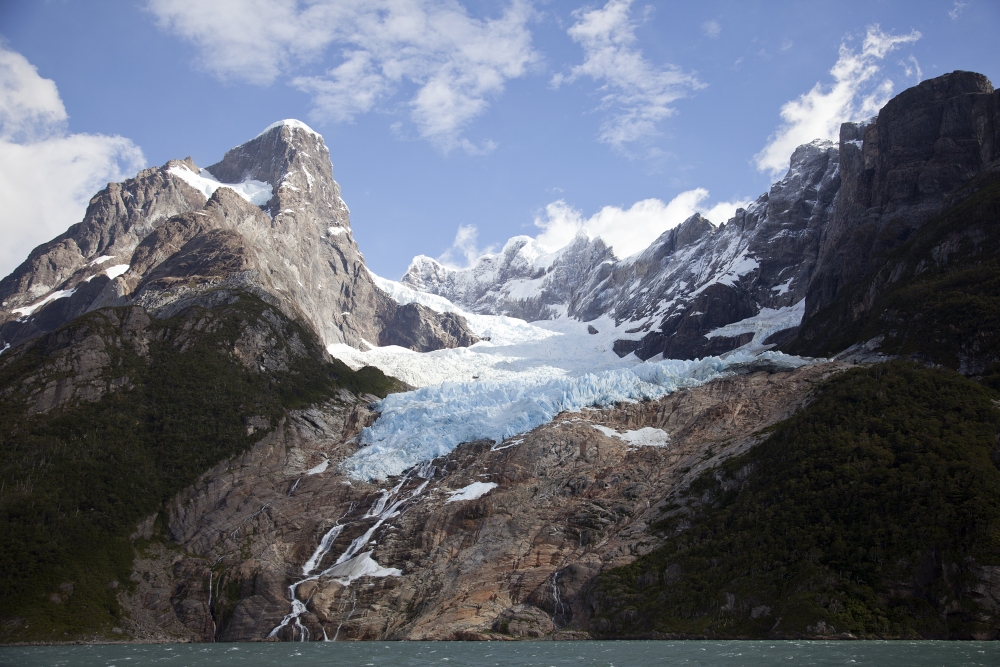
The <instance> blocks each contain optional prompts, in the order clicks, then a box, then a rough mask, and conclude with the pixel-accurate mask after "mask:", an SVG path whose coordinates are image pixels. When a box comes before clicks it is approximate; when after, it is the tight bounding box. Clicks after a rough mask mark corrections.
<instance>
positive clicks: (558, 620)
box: [122, 365, 840, 641]
mask: <svg viewBox="0 0 1000 667" xmlns="http://www.w3.org/2000/svg"><path fill="white" fill-rule="evenodd" d="M839 368H840V367H839V366H836V365H828V366H825V367H824V366H811V367H808V368H803V369H799V370H796V371H791V372H784V373H769V372H762V371H757V372H748V373H746V374H742V375H735V376H732V377H729V378H725V379H723V380H721V381H719V382H717V383H712V384H708V385H704V386H702V387H698V388H695V389H692V390H689V391H680V392H677V393H675V394H673V395H671V396H668V397H666V398H664V399H662V400H659V401H649V402H644V403H636V404H622V405H621V406H618V407H616V408H610V409H607V410H590V411H585V412H583V413H579V412H578V413H569V414H565V415H562V416H560V417H559V418H557V419H556V420H555V421H553V422H552V423H549V424H546V425H544V426H541V427H539V428H537V429H534V430H532V431H531V432H530V433H527V434H525V435H524V436H523V437H519V438H515V439H512V440H510V441H508V442H505V443H503V444H502V445H492V443H490V442H484V441H479V442H474V443H468V444H465V445H462V446H461V447H459V448H457V449H456V450H454V451H453V452H451V453H449V454H448V455H446V456H442V457H439V458H436V459H434V460H433V461H428V462H427V463H426V464H424V465H420V466H417V467H415V468H413V469H412V470H409V471H408V472H407V473H406V474H404V475H401V476H399V477H396V478H393V479H390V480H387V481H385V482H384V483H375V482H369V481H365V480H362V479H358V478H356V477H348V476H347V474H346V471H345V469H344V468H343V466H342V465H340V464H341V463H342V462H343V461H345V460H347V459H349V458H350V457H352V456H353V455H354V454H355V453H356V452H357V451H358V446H357V444H356V441H355V436H356V435H357V434H358V431H359V430H360V428H361V427H362V426H364V425H365V424H366V423H370V421H369V420H371V419H373V418H374V417H375V415H373V414H371V413H370V412H367V411H366V410H365V409H364V408H359V409H357V410H356V411H355V412H354V413H349V411H341V410H338V409H335V408H334V407H331V406H326V405H324V406H318V407H317V408H315V409H311V410H307V411H303V412H301V413H295V414H291V415H290V416H289V418H288V420H287V421H286V422H285V423H284V425H283V426H282V427H281V428H279V429H277V430H275V431H274V432H273V433H271V434H269V435H268V436H267V437H266V438H264V439H263V440H262V441H260V442H259V443H258V444H257V445H256V446H255V447H254V448H253V449H252V450H250V451H248V452H247V453H246V454H245V455H244V456H242V457H240V458H236V459H233V460H231V461H227V462H225V463H223V464H221V465H219V466H217V467H216V468H214V469H212V470H210V471H209V472H207V473H206V474H205V475H203V476H202V477H201V478H200V479H199V480H198V481H197V482H196V483H195V484H193V485H192V486H191V487H189V488H188V489H186V490H185V491H184V492H183V493H181V494H179V495H178V496H177V497H176V498H175V499H174V500H173V501H172V503H171V504H170V506H169V512H168V514H167V516H166V517H165V522H164V523H165V525H164V524H159V525H160V527H159V528H158V529H157V530H158V531H159V534H158V535H155V533H156V532H157V530H154V531H153V533H154V537H153V540H152V542H150V543H148V544H147V546H146V548H145V551H144V552H143V553H144V554H145V555H144V557H143V558H142V559H141V560H138V561H137V562H136V567H137V569H136V572H135V574H133V575H132V580H133V581H135V582H136V584H135V588H134V589H133V590H132V591H130V592H128V593H123V596H122V597H123V605H124V606H125V607H126V608H128V609H129V610H130V611H131V617H132V619H133V620H134V621H135V622H136V623H135V625H130V626H128V630H129V632H130V633H134V635H135V636H157V635H159V636H163V635H164V634H165V633H170V632H173V633H177V634H180V635H182V636H184V635H185V633H188V634H187V636H192V637H196V638H199V639H201V640H203V641H207V640H209V639H211V638H212V637H213V632H214V637H215V638H216V639H219V640H228V641H233V640H248V639H263V638H266V637H268V636H269V635H272V636H273V637H274V638H276V639H284V640H293V639H294V640H302V639H311V640H319V639H322V638H323V637H324V636H325V637H328V638H330V639H333V638H335V637H336V638H337V639H338V640H344V639H463V638H464V639H476V638H479V639H484V638H495V639H502V638H504V637H508V638H509V637H512V636H513V637H515V638H517V637H531V636H536V637H537V636H544V635H549V634H551V633H552V632H553V631H554V630H559V629H561V628H563V627H564V626H566V625H568V624H569V623H571V622H574V619H576V618H578V617H579V615H580V614H582V613H584V609H583V608H582V607H580V606H579V603H580V602H582V599H581V598H579V593H580V592H581V591H582V587H583V585H584V584H586V583H587V582H588V581H589V580H590V579H591V578H592V577H593V576H594V575H596V574H597V573H599V572H600V571H602V570H603V569H606V568H607V567H612V566H614V565H621V564H626V563H628V562H630V561H631V560H633V559H634V558H635V557H636V555H637V554H641V553H645V552H647V551H648V550H650V549H652V548H654V547H655V546H656V541H655V539H656V538H655V537H653V541H652V542H651V541H650V538H651V536H650V535H649V534H647V527H648V525H649V523H650V522H651V521H652V520H653V519H654V518H655V517H656V516H657V515H658V513H659V512H660V511H661V509H662V507H663V506H666V505H667V504H669V501H666V500H663V499H664V497H665V496H667V495H669V494H671V493H672V492H673V491H674V489H675V488H676V487H677V486H678V485H680V486H683V485H685V484H686V483H687V482H689V481H690V480H691V479H693V478H694V477H696V476H697V475H698V474H699V472H701V471H703V470H706V469H708V468H710V467H711V466H712V465H715V464H716V463H718V462H719V461H722V460H725V459H726V458H727V457H728V456H730V455H732V454H734V453H738V452H741V451H744V450H745V449H746V447H748V446H749V445H750V444H751V443H752V442H754V441H755V440H756V438H757V436H756V435H754V434H755V432H757V431H758V430H759V429H761V428H764V427H767V426H769V425H771V424H773V423H775V422H776V421H778V420H780V419H781V418H783V417H785V416H787V415H788V414H790V413H791V412H793V411H794V409H795V407H796V406H797V405H798V404H799V401H801V399H803V398H804V397H805V396H806V395H807V393H808V391H809V388H810V387H811V386H812V382H813V381H815V380H817V379H818V378H821V377H824V376H825V375H826V374H827V373H829V372H831V371H834V370H837V369H839ZM747 370H748V371H752V369H747ZM637 433H638V434H640V436H642V437H640V438H638V439H636V438H635V436H636V434H637ZM654 436H655V437H654ZM628 438H632V440H631V441H630V440H629V439H628ZM643 438H645V439H644V440H643ZM643 444H645V445H652V446H640V445H643ZM210 587H214V588H212V589H211V591H210ZM516 619H520V621H517V620H516ZM511 621H514V622H511ZM213 628H214V629H213ZM577 629H578V630H580V629H585V626H584V627H581V626H580V625H579V623H577ZM570 636H573V635H570ZM578 636H585V635H578Z"/></svg>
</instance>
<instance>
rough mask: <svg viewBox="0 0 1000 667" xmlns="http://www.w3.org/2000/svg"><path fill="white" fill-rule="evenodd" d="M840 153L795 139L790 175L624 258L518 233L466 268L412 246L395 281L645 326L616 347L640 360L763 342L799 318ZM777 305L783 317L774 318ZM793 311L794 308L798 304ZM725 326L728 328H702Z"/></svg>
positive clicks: (452, 295) (497, 309)
mask: <svg viewBox="0 0 1000 667" xmlns="http://www.w3.org/2000/svg"><path fill="white" fill-rule="evenodd" d="M838 155H839V150H838V147H837V146H836V145H835V144H833V143H831V142H823V141H817V142H813V143H811V144H806V145H804V146H800V147H799V148H798V149H797V150H796V151H795V153H794V154H793V155H792V158H791V166H790V168H789V170H788V173H787V174H786V175H785V177H784V178H783V179H782V180H781V181H779V182H777V183H775V184H774V185H773V186H772V187H771V190H770V192H768V193H766V194H764V195H761V196H760V197H759V198H758V199H757V200H756V201H755V202H753V203H752V204H751V205H750V206H749V207H747V209H745V210H744V209H739V210H737V212H736V216H735V217H734V218H732V219H731V220H729V221H727V222H724V223H722V224H719V225H716V224H714V223H712V222H711V221H709V220H706V219H705V218H704V217H702V216H701V215H698V214H695V215H693V216H692V217H691V218H689V219H688V220H686V221H684V223H682V224H681V225H680V226H678V227H676V228H674V229H671V230H668V231H666V232H664V233H663V234H662V235H661V236H660V237H659V238H657V239H656V240H655V241H654V242H653V243H652V244H650V246H649V247H648V248H646V249H645V250H644V251H642V252H640V253H638V254H637V255H635V256H633V257H629V258H625V259H619V258H617V257H615V256H614V254H613V253H612V252H611V250H610V249H609V248H608V247H607V246H606V245H605V244H604V242H603V241H602V240H601V239H600V238H595V239H590V238H588V237H587V236H586V234H583V233H581V234H580V235H578V236H577V237H576V238H575V239H574V240H573V241H572V242H571V243H570V244H569V245H567V246H566V247H565V248H562V249H560V250H558V251H556V252H546V251H545V250H544V249H543V248H540V247H539V245H538V244H537V243H536V242H535V241H534V240H533V239H531V238H529V237H526V236H519V237H515V238H513V239H511V240H510V241H508V242H507V244H506V245H505V246H504V248H503V250H502V251H501V252H500V253H498V254H494V255H486V256H484V257H482V258H480V259H479V260H478V261H477V262H476V263H475V265H474V266H472V267H470V268H468V269H453V268H449V267H446V266H443V265H442V264H440V263H439V262H437V261H435V260H433V259H431V258H429V257H425V256H420V257H417V258H415V259H414V260H413V263H412V264H411V266H410V268H409V270H408V271H407V272H406V275H404V276H403V279H402V282H403V284H405V285H408V286H410V287H413V288H414V289H418V290H422V291H426V292H429V293H432V294H438V295H441V296H444V297H446V298H448V299H449V300H451V301H453V302H454V303H456V304H459V305H461V306H462V307H463V308H467V309H469V310H471V311H473V312H476V313H489V314H497V315H500V314H502V315H509V316H513V317H520V318H523V319H527V320H529V321H530V320H541V319H551V318H556V317H561V316H568V317H571V318H575V319H578V320H581V321H584V322H590V321H594V320H596V319H597V318H600V317H610V318H612V319H613V320H614V322H615V325H616V326H621V325H623V324H625V325H627V326H626V327H625V331H627V332H629V333H633V334H634V333H642V334H644V335H643V336H642V337H641V340H636V339H635V338H637V337H633V339H629V338H622V339H621V340H620V341H619V344H618V346H617V347H616V350H617V351H618V352H619V353H620V354H623V355H624V354H628V353H630V352H632V351H635V352H636V354H637V355H638V356H639V357H640V358H642V359H648V358H650V357H652V356H654V355H656V354H661V353H662V354H663V355H664V357H665V358H675V359H686V358H695V357H702V356H706V355H709V354H719V353H723V352H728V351H730V350H733V349H735V348H737V347H740V346H742V345H745V344H747V343H749V342H750V341H751V340H753V339H754V338H755V337H756V339H757V340H756V343H757V344H758V345H760V344H762V343H763V342H764V339H766V338H767V337H768V336H769V335H771V334H774V333H776V332H778V331H781V330H783V329H788V328H794V327H795V326H797V325H798V321H797V320H795V319H794V318H793V317H791V315H790V314H791V313H792V312H793V308H795V307H796V306H798V304H800V302H801V301H802V299H803V297H804V296H805V293H806V288H807V286H808V283H809V279H810V276H811V275H812V270H813V267H814V266H815V263H816V259H817V255H818V252H819V245H820V237H821V235H822V232H823V229H824V228H825V227H826V226H827V224H828V223H829V220H830V216H831V210H832V205H833V201H834V198H835V197H836V194H837V191H838V188H839V187H840V178H839V171H838ZM773 311H782V312H783V313H788V314H789V316H786V317H784V318H775V317H773V316H770V317H769V316H768V313H769V312H773ZM794 312H795V313H798V317H799V318H801V314H802V310H801V308H798V309H797V310H794ZM762 313H763V318H762V319H753V318H756V317H757V316H758V315H761V314H762ZM740 321H746V325H745V326H744V328H743V330H742V331H740V332H738V333H737V332H736V328H735V327H733V326H732V325H734V324H735V323H737V322H740ZM765 321H766V322H767V324H766V325H761V323H762V322H765ZM727 325H730V328H729V329H728V330H727V332H726V333H725V334H724V335H722V332H719V333H718V334H717V335H712V336H711V337H707V336H708V335H709V334H712V332H714V331H717V330H719V329H720V328H721V327H725V326H727ZM748 335H749V337H748Z"/></svg>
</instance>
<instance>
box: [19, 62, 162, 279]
mask: <svg viewBox="0 0 1000 667" xmlns="http://www.w3.org/2000/svg"><path fill="white" fill-rule="evenodd" d="M0 91H2V92H0V201H3V204H4V205H3V208H2V209H0V237H2V238H3V243H2V244H0V276H6V275H7V274H8V273H10V272H11V271H12V270H13V269H14V268H16V267H17V265H18V264H20V263H21V262H22V261H23V260H24V259H25V257H27V255H28V253H29V252H30V251H31V250H32V249H33V248H34V247H35V246H37V245H38V244H40V243H44V242H45V241H48V240H49V239H51V238H52V237H54V236H56V235H58V234H61V233H62V232H64V231H66V228H67V227H69V226H70V225H71V224H73V223H75V222H79V221H80V220H81V219H82V218H83V214H84V212H85V211H86V208H87V203H88V202H89V201H90V198H91V197H92V196H93V194H94V192H95V191H96V190H98V189H100V188H102V187H104V185H105V184H107V182H108V181H116V180H121V179H122V178H124V177H126V176H131V175H133V174H135V172H137V171H138V170H139V169H141V168H142V167H143V165H144V164H145V161H146V160H145V158H144V157H143V154H142V151H141V150H140V149H139V147H138V146H136V145H135V144H133V143H132V142H131V141H129V140H128V139H126V138H124V137H119V136H110V137H109V136H105V135H102V134H70V133H69V132H68V131H67V128H66V125H67V120H68V116H67V114H66V108H65V107H64V106H63V103H62V99H60V97H59V91H58V89H57V88H56V84H55V83H54V82H53V81H51V80H50V79H44V78H42V77H41V76H39V74H38V70H36V69H35V67H34V66H33V65H32V64H31V63H30V62H28V60H27V59H26V58H25V57H24V56H23V55H21V54H20V53H17V52H15V51H11V50H8V49H6V48H4V47H3V46H0Z"/></svg>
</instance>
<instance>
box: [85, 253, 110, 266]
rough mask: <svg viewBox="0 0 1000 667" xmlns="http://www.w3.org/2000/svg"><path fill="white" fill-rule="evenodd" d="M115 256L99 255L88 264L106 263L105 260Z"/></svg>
mask: <svg viewBox="0 0 1000 667" xmlns="http://www.w3.org/2000/svg"><path fill="white" fill-rule="evenodd" d="M114 258H115V257H114V255H101V256H100V257H98V258H97V259H95V260H94V261H92V262H91V263H90V264H88V265H87V266H94V265H95V264H104V262H106V261H108V260H109V259H114Z"/></svg>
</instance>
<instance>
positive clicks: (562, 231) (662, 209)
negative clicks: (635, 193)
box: [535, 188, 749, 257]
mask: <svg viewBox="0 0 1000 667" xmlns="http://www.w3.org/2000/svg"><path fill="white" fill-rule="evenodd" d="M707 198H708V190H706V189H704V188H696V189H694V190H688V191H686V192H682V193H680V194H679V195H677V196H676V197H674V198H673V199H671V200H670V202H669V203H664V202H663V201H661V200H659V199H644V200H642V201H639V202H636V203H635V204H633V205H632V206H631V207H630V208H627V209H623V208H619V207H617V206H605V207H604V208H602V209H601V210H600V211H598V212H597V213H595V214H594V215H592V216H590V217H589V218H585V217H584V216H583V213H582V212H581V211H579V210H577V209H575V208H573V207H572V206H570V205H569V204H567V203H566V202H565V201H563V200H561V199H560V200H558V201H554V202H552V203H551V204H549V205H548V206H546V207H545V215H544V216H543V217H538V218H536V219H535V226H537V227H538V228H539V229H541V230H542V233H541V234H539V235H538V236H537V237H536V240H537V241H538V242H539V243H540V244H541V245H543V246H545V247H546V248H549V249H551V250H557V249H559V248H562V247H563V246H565V245H566V244H567V243H569V242H570V241H572V240H573V238H574V237H575V236H576V235H577V234H578V233H579V232H580V231H581V230H582V231H585V232H586V233H587V234H588V235H590V236H591V237H592V238H593V237H595V236H600V237H601V238H602V239H604V242H605V243H607V244H608V245H610V246H611V247H612V248H613V249H614V252H615V254H616V255H617V256H618V257H628V256H630V255H634V254H635V253H637V252H641V251H643V250H645V249H646V248H647V247H649V244H650V243H652V242H653V241H654V240H656V237H658V236H659V235H660V234H662V233H663V232H665V231H666V230H668V229H672V228H674V227H676V226H677V225H679V224H681V223H682V222H684V221H685V220H687V219H688V218H689V217H691V216H692V215H694V214H695V213H701V214H702V215H703V216H705V217H706V218H708V219H709V220H711V221H712V222H714V223H716V224H719V223H723V222H726V221H728V220H729V219H730V218H731V217H733V215H734V214H735V213H736V209H737V208H745V207H746V206H747V205H748V204H749V202H748V201H732V202H718V203H716V204H714V205H713V206H711V207H708V206H705V205H704V202H705V200H706V199H707Z"/></svg>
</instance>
